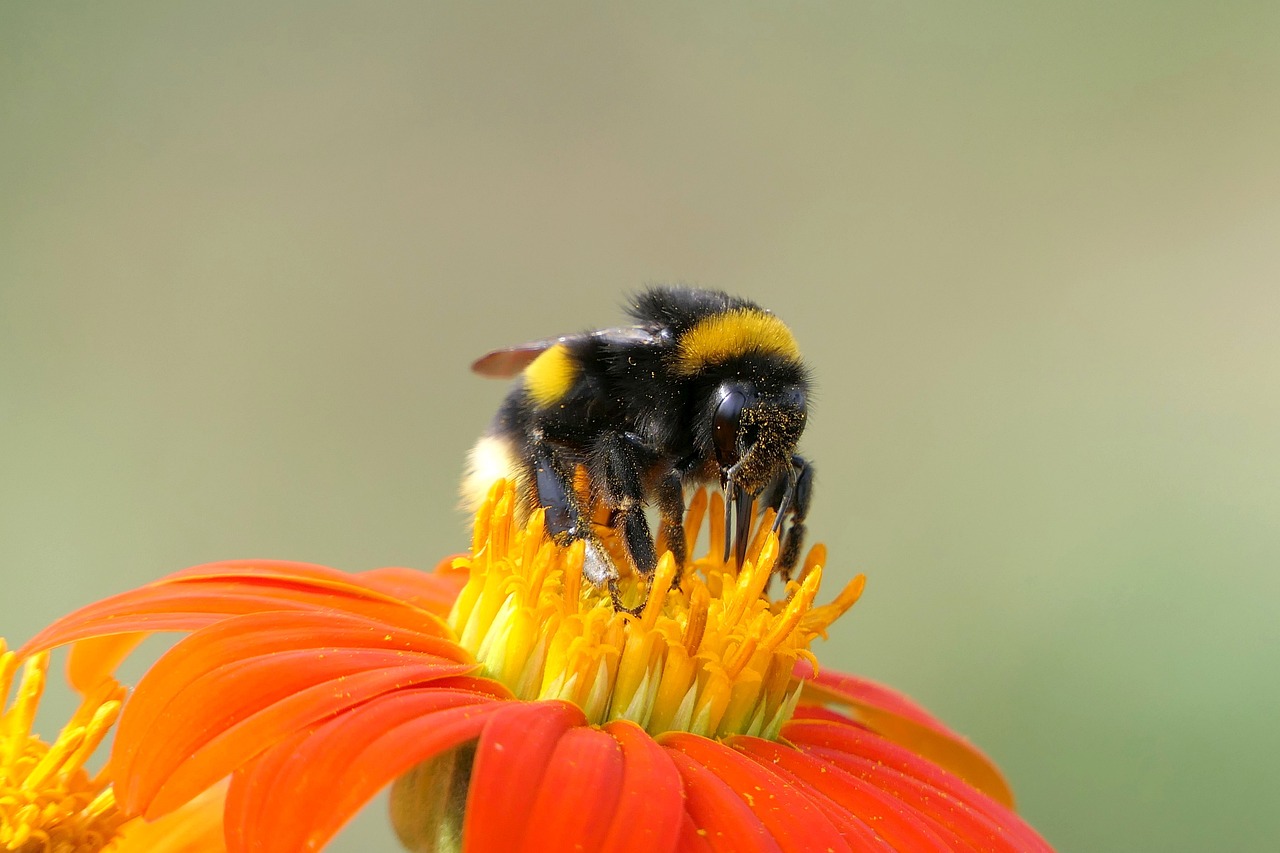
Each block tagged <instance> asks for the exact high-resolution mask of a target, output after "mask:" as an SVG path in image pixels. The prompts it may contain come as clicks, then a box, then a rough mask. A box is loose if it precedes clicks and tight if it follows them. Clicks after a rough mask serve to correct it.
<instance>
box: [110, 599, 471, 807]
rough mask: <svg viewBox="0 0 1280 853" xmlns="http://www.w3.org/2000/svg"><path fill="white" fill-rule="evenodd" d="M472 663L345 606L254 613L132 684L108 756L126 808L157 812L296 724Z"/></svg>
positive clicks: (185, 647)
mask: <svg viewBox="0 0 1280 853" xmlns="http://www.w3.org/2000/svg"><path fill="white" fill-rule="evenodd" d="M473 669H474V664H472V663H471V662H470V661H469V660H468V656H467V655H466V653H465V652H463V651H462V650H461V649H460V648H458V647H457V646H455V645H453V644H452V643H449V642H448V641H446V640H443V639H441V638H438V637H433V636H430V635H424V634H417V633H415V632H412V631H403V630H400V629H397V628H395V627H392V626H387V625H385V624H380V623H378V622H375V621H373V620H369V619H365V618H363V617H360V616H353V615H349V614H342V613H329V614H324V613H296V612H295V613H288V614H281V613H278V612H277V613H256V614H248V615H245V616H238V617H233V618H229V619H226V620H224V621H222V622H220V623H218V624H216V625H212V626H210V627H208V628H205V629H204V630H202V631H198V632H196V633H195V634H193V635H191V636H190V637H188V638H186V639H185V640H183V641H182V642H180V643H178V645H177V646H175V647H174V648H173V649H172V650H171V651H170V652H169V653H168V654H166V655H165V656H164V657H162V658H161V659H160V661H158V662H157V663H156V664H155V666H153V667H152V669H151V671H150V672H148V673H147V675H146V676H144V677H143V679H142V681H141V682H140V683H139V685H138V688H137V690H136V691H135V693H134V696H133V698H132V699H131V700H130V702H129V703H128V704H127V705H126V708H125V713H124V715H123V717H122V719H121V722H120V728H119V731H118V734H117V738H116V745H115V749H114V751H113V754H112V763H113V768H114V772H115V773H117V774H118V778H119V779H120V782H119V786H120V792H121V800H122V805H123V807H124V808H125V810H126V811H127V812H128V813H131V814H132V813H137V812H145V813H146V814H147V815H148V816H150V817H156V816H158V815H160V814H163V813H165V812H166V811H168V810H170V809H172V808H175V807H177V806H179V805H181V804H182V803H183V802H185V801H186V799H189V798H190V797H191V796H193V795H194V794H196V793H198V792H199V791H200V790H202V789H203V788H204V787H207V785H208V784H210V783H211V782H212V781H213V780H216V779H217V778H220V777H221V776H223V775H226V773H228V772H230V771H231V770H233V769H234V768H235V767H237V766H240V765H242V764H243V763H245V762H246V761H248V760H249V759H251V758H252V757H253V756H254V755H255V754H256V753H258V752H260V751H261V750H263V749H265V748H267V747H269V746H271V745H272V744H273V743H275V742H276V741H278V740H279V739H280V738H283V737H286V736H288V735H289V734H291V733H292V732H294V731H296V730H298V729H299V728H301V727H305V726H307V725H310V724H311V723H313V722H314V721H316V720H319V719H323V718H324V717H326V716H331V715H333V714H335V713H338V712H341V711H342V710H345V709H346V708H349V707H351V706H352V705H355V704H359V703H360V702H363V701H366V700H367V699H368V698H370V697H371V696H374V695H377V694H379V693H382V692H388V691H391V690H396V689H401V688H404V687H408V686H413V685H416V684H421V683H424V682H428V681H433V680H438V679H441V678H447V677H450V676H456V675H462V674H465V673H468V672H470V671H472V670H473Z"/></svg>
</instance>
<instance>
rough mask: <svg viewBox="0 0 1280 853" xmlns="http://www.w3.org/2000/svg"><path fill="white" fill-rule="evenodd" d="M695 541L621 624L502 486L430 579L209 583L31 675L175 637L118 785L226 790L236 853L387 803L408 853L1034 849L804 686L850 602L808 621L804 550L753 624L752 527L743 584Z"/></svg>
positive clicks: (976, 783)
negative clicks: (223, 786) (391, 786)
mask: <svg viewBox="0 0 1280 853" xmlns="http://www.w3.org/2000/svg"><path fill="white" fill-rule="evenodd" d="M700 500H705V498H702V499H700ZM704 508H705V504H698V503H695V504H694V505H692V506H691V508H690V513H689V515H690V518H689V524H688V525H687V526H688V535H689V539H690V544H692V542H693V540H694V539H695V538H696V535H697V530H698V527H699V525H700V521H699V520H698V516H699V515H700V514H701V512H702V511H703V509H704ZM710 517H711V525H712V526H711V534H710V537H711V540H712V542H711V548H710V551H711V554H712V556H711V557H708V558H705V559H703V560H698V561H695V562H694V563H693V564H692V566H691V567H686V569H685V572H684V577H683V578H682V579H681V582H680V584H679V587H678V588H677V587H676V586H675V585H674V582H675V575H676V572H675V567H674V566H673V565H672V563H671V561H670V559H669V557H668V558H664V560H663V561H662V563H661V564H660V568H659V570H658V572H657V574H656V576H655V579H654V581H653V587H652V589H651V590H650V591H649V593H648V595H649V598H648V602H647V604H646V606H645V608H644V610H643V612H642V613H641V615H640V616H639V618H632V617H629V616H624V615H623V614H620V613H618V612H615V611H614V609H613V607H612V605H611V603H610V601H609V596H608V594H607V593H605V592H603V591H601V590H598V589H596V588H595V587H593V586H592V585H591V584H589V583H582V580H581V571H582V560H583V552H582V548H581V546H578V547H576V548H570V549H562V548H559V547H557V546H556V545H554V543H552V542H550V541H549V540H548V539H547V538H546V537H545V536H544V534H543V530H542V526H541V517H540V515H538V514H535V515H534V517H533V518H531V519H530V521H529V524H528V525H527V526H520V525H518V524H516V523H515V521H514V519H513V495H512V492H511V490H510V488H508V487H504V486H502V485H499V486H498V487H497V488H495V490H494V491H493V492H492V493H491V496H490V500H489V501H488V502H487V503H486V505H485V506H484V507H483V508H482V509H481V511H480V513H479V514H478V516H477V520H476V526H475V534H474V539H473V545H472V550H471V553H470V554H469V555H467V556H464V557H461V558H458V559H455V560H452V561H446V563H445V564H443V565H442V566H441V567H440V568H438V569H437V571H436V572H435V573H431V574H423V573H418V572H413V571H410V570H408V569H380V570H375V571H372V572H365V573H362V574H359V575H349V574H344V573H342V572H338V571H336V570H333V569H327V568H324V567H321V566H312V565H306V564H298V563H269V562H239V563H221V564H212V565H209V566H202V567H197V568H194V569H189V570H187V571H184V572H179V573H177V574H175V575H171V576H170V577H168V578H165V579H162V580H160V581H157V582H156V583H153V584H149V585H147V586H144V587H141V588H139V589H137V590H133V591H131V592H127V593H124V594H122V595H118V596H115V597H113V598H110V599H106V600H104V601H102V602H99V603H97V604H94V605H90V606H89V607H87V608H84V609H83V610H81V611H79V612H77V613H74V614H72V615H70V616H68V617H67V618H65V619H63V620H61V621H60V622H58V623H56V624H55V625H53V626H51V627H50V628H49V629H47V630H46V631H45V632H42V633H41V634H40V635H39V636H38V637H36V638H35V639H34V640H32V642H31V643H30V644H29V645H28V650H30V651H35V650H39V649H44V648H48V647H50V646H53V645H57V644H60V643H67V642H73V641H76V642H77V646H76V648H75V650H74V651H73V656H72V670H73V676H74V678H75V679H76V680H77V681H78V682H80V683H92V682H93V681H94V680H95V679H96V678H99V677H100V676H101V673H102V672H103V671H105V670H109V669H111V668H112V667H114V665H115V663H116V662H117V661H118V660H119V658H120V657H121V656H122V655H123V654H125V653H127V651H128V650H129V648H131V646H132V644H133V643H135V642H136V640H137V638H138V636H139V634H138V632H148V631H159V630H187V631H192V632H193V633H192V634H191V636H189V637H188V638H186V639H185V640H183V641H181V642H180V643H178V644H177V645H176V646H175V647H174V648H173V649H172V650H171V651H170V652H169V653H167V654H166V655H165V656H163V657H162V658H161V659H160V660H159V661H158V662H157V663H156V664H155V666H153V667H152V669H151V670H150V671H149V672H148V673H147V675H146V676H145V677H144V678H143V679H142V682H141V683H140V684H139V685H138V688H137V690H136V691H135V694H134V696H133V698H132V699H131V700H130V703H129V705H128V706H127V707H126V709H125V713H124V716H123V719H122V721H121V725H120V730H119V733H118V736H117V739H116V743H115V749H114V751H113V754H112V760H111V768H112V776H113V778H114V779H115V780H116V784H117V786H118V788H119V792H120V798H121V807H122V809H123V811H124V812H125V813H126V814H129V815H144V816H146V817H148V818H157V817H160V816H162V815H165V814H168V813H170V812H172V811H174V810H175V809H177V808H179V807H180V806H182V805H183V804H184V803H186V802H188V801H190V800H191V799H192V798H193V797H195V796H196V795H198V794H199V793H200V792H201V791H203V790H205V789H206V788H208V787H209V786H210V785H212V784H214V783H215V782H217V781H218V780H219V779H222V778H224V777H226V776H227V775H228V774H230V775H231V776H232V779H231V785H230V789H229V793H228V795H227V805H226V815H225V823H226V831H227V841H228V848H229V849H231V850H233V851H237V853H238V851H250V850H260V849H270V850H272V851H281V853H292V851H302V850H315V849H318V848H319V847H321V846H322V845H323V844H324V843H325V842H326V841H327V840H328V839H329V838H330V837H331V836H332V835H333V834H334V833H335V832H336V831H337V830H338V829H339V828H340V827H341V826H342V824H344V823H345V822H346V821H347V820H348V819H349V818H350V817H351V815H353V814H354V813H355V811H356V810H357V809H359V808H360V806H361V805H362V804H363V803H365V802H366V801H367V800H368V799H369V798H370V797H371V796H373V794H374V793H375V792H376V791H377V790H378V789H380V788H382V787H383V786H384V785H386V784H388V783H389V782H391V781H392V780H395V779H397V778H400V779H401V781H400V782H399V783H398V784H397V786H396V790H395V794H394V796H393V808H394V809H395V814H396V820H397V828H398V829H399V831H400V832H401V835H402V838H404V839H405V841H406V843H408V844H410V845H411V846H412V848H413V849H415V850H455V849H462V850H466V851H473V853H474V851H483V853H489V851H495V852H496V851H507V850H545V851H554V850H571V849H579V850H608V851H636V853H640V851H677V850H679V851H695V850H733V851H766V850H796V851H808V850H819V851H821V850H854V849H863V848H868V847H876V848H879V849H894V850H912V851H914V850H970V849H974V850H992V851H1036V850H1048V849H1049V848H1048V846H1047V845H1046V844H1045V843H1044V841H1043V840H1042V839H1040V837H1039V836H1038V835H1036V833H1035V832H1034V830H1032V829H1031V828H1030V827H1028V826H1027V825H1026V824H1025V823H1023V822H1022V821H1021V820H1020V819H1019V818H1018V817H1017V816H1016V815H1015V814H1014V813H1013V811H1012V809H1011V805H1012V803H1011V797H1010V795H1009V791H1008V787H1007V786H1006V785H1005V783H1004V780H1003V779H1002V777H1001V776H1000V774H999V772H998V771H997V770H996V769H995V768H994V767H993V766H992V765H991V763H990V762H989V761H988V760H987V759H986V758H985V757H983V756H982V755H981V754H980V753H979V752H977V751H976V750H975V749H974V748H973V747H971V746H970V745H969V744H968V743H966V742H965V741H964V740H963V739H961V738H959V737H958V736H956V735H955V734H954V733H952V732H951V731H950V730H949V729H947V728H946V727H945V726H943V725H942V724H941V723H940V722H938V721H937V720H936V719H934V718H933V717H931V716H930V715H929V714H927V713H926V712H924V711H923V710H922V709H920V708H919V707H918V706H916V705H915V704H914V703H911V702H910V701H909V700H907V699H905V698H904V697H901V696H899V695H898V694H896V693H894V692H892V691H890V690H888V689H887V688H883V687H880V686H878V685H875V684H872V683H870V682H866V681H863V680H861V679H857V678H854V677H852V676H846V675H840V674H838V673H831V672H827V671H824V670H821V669H819V668H818V667H817V666H816V661H815V660H814V659H813V656H812V654H811V653H810V652H809V650H808V645H809V643H810V641H811V640H812V639H813V638H814V637H815V636H818V635H820V634H821V633H822V632H823V631H824V630H825V629H826V627H827V626H828V625H829V624H830V623H831V622H832V621H833V620H834V619H835V618H836V617H837V616H839V615H840V614H841V613H843V612H844V611H845V610H846V609H848V607H849V606H850V605H852V603H853V601H854V600H855V599H856V598H857V595H858V593H859V592H860V590H861V581H860V579H859V580H855V582H854V583H852V584H851V585H850V586H849V587H848V588H847V589H846V590H845V591H844V592H843V593H842V594H841V595H840V596H837V598H836V600H835V601H834V602H832V603H831V604H827V605H820V606H819V605H816V604H815V601H816V596H817V593H818V586H819V583H820V580H821V576H822V565H821V563H822V561H823V552H822V550H821V549H820V548H818V549H815V551H814V552H812V553H811V554H810V557H809V559H808V560H806V562H805V566H804V569H803V570H802V572H801V574H800V577H799V578H798V579H797V580H796V581H795V582H793V583H791V584H788V585H787V586H786V588H785V589H784V590H782V594H781V596H780V597H779V598H778V599H777V600H774V599H772V598H770V597H769V596H768V595H767V594H766V589H767V586H768V582H769V579H770V576H771V568H772V564H773V560H774V555H775V553H776V549H777V543H776V539H775V538H774V537H773V536H772V535H771V534H768V533H767V529H768V524H767V520H766V523H765V524H763V525H762V532H761V534H760V535H758V536H757V537H756V541H755V542H754V544H753V545H752V547H751V549H750V550H749V552H748V559H747V561H746V562H745V563H744V565H743V566H742V568H741V571H739V570H738V567H737V566H736V565H726V564H724V563H723V562H722V561H718V560H716V559H715V555H716V554H718V553H722V547H720V546H721V545H722V542H723V539H720V538H718V537H723V535H724V531H723V525H722V524H720V525H717V520H718V519H719V518H721V517H722V513H717V512H715V511H714V509H713V511H712V512H711V513H710ZM606 544H607V543H606ZM638 582H639V581H638V580H637V579H630V581H629V583H633V584H635V583H638Z"/></svg>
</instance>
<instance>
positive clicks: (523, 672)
mask: <svg viewBox="0 0 1280 853" xmlns="http://www.w3.org/2000/svg"><path fill="white" fill-rule="evenodd" d="M707 509H708V498H707V493H706V491H705V490H702V491H699V492H698V493H697V494H696V495H695V496H694V498H693V500H692V501H691V502H690V505H689V509H688V512H687V513H686V517H685V535H686V538H687V542H688V546H689V547H688V549H687V551H688V552H689V553H692V552H693V546H694V542H695V541H696V540H697V537H698V532H699V529H700V528H701V526H702V520H703V518H704V516H706V515H707V514H708V513H707ZM723 509H724V504H723V502H722V499H721V497H720V495H719V494H714V495H712V496H711V498H710V510H711V511H710V514H709V515H710V534H709V538H710V546H709V549H708V551H709V553H708V554H707V556H705V557H702V558H701V559H695V560H692V561H691V562H690V563H689V565H687V566H685V567H684V571H683V572H681V573H680V581H679V586H678V587H676V586H675V585H674V582H675V580H676V574H677V572H676V565H675V562H674V560H673V558H672V556H671V553H670V552H669V551H668V552H666V553H664V554H663V556H662V558H661V559H660V560H659V561H658V568H657V571H656V572H655V573H654V576H653V578H652V582H651V583H649V584H648V585H647V587H648V588H647V590H646V589H645V586H646V584H645V581H644V579H642V578H639V577H637V576H635V575H634V574H632V573H626V574H624V576H623V577H622V578H621V580H620V584H621V585H622V588H623V594H624V597H625V598H628V599H630V600H641V601H644V602H645V604H644V608H643V610H642V611H641V612H640V615H639V616H638V617H633V616H631V615H629V614H625V613H621V612H618V611H616V610H615V609H614V607H613V605H612V603H611V601H610V597H609V593H608V591H607V590H605V589H602V588H599V587H596V586H595V585H593V584H591V583H590V582H584V581H583V577H582V565H583V559H584V554H585V543H583V542H581V541H579V542H575V543H574V544H573V545H572V546H570V547H568V548H561V547H559V546H557V545H556V544H555V543H554V542H552V541H551V540H550V538H549V537H547V536H546V535H544V528H543V513H542V512H541V511H538V512H535V513H534V514H533V516H532V517H531V518H530V519H529V522H528V524H526V525H524V526H520V525H519V524H518V523H517V522H516V520H515V494H514V492H513V490H512V488H511V486H510V485H508V484H506V483H504V482H501V481H500V482H498V483H497V484H496V485H495V486H494V487H493V489H491V490H490V492H489V496H488V498H487V499H486V501H485V503H484V505H483V506H481V508H480V511H479V512H478V513H477V515H476V524H475V530H474V533H473V535H472V550H471V556H469V557H460V558H458V559H457V560H455V561H454V565H455V566H459V567H466V568H468V569H469V570H470V578H469V580H468V582H467V584H466V586H465V587H464V588H463V590H462V592H461V594H460V595H459V596H458V599H457V601H456V602H455V604H454V607H453V612H452V613H451V614H450V617H449V618H450V624H451V625H452V626H453V628H454V630H455V631H456V632H457V634H458V636H459V638H460V641H461V643H462V645H463V646H464V647H465V648H467V649H468V650H469V651H470V652H471V653H472V654H473V655H475V657H476V659H477V660H478V661H479V662H480V664H481V665H482V666H483V667H484V670H485V674H486V675H488V676H489V677H491V678H494V679H496V680H497V681H500V682H502V683H503V684H505V685H506V686H507V687H508V688H510V689H511V691H512V692H513V693H514V694H515V695H516V697H517V698H519V699H526V700H533V699H564V700H567V701H570V702H573V703H574V704H576V705H578V706H579V707H580V708H582V709H583V711H584V712H585V713H586V715H587V718H588V719H589V720H590V721H591V722H593V723H597V724H600V723H605V722H608V721H610V720H617V719H626V720H632V721H633V722H635V723H637V724H639V725H640V726H642V727H644V728H645V729H646V730H647V731H648V732H649V733H651V734H654V735H657V734H661V733H662V732H666V731H688V732H693V733H695V734H700V735H704V736H707V737H724V736H727V735H730V734H752V735H759V736H762V737H767V738H775V737H777V734H778V731H779V729H780V728H781V727H782V724H783V723H784V722H785V721H786V720H787V718H788V717H789V716H790V715H791V712H792V710H793V709H794V707H795V704H796V702H797V701H798V699H799V692H800V690H799V682H798V681H797V680H796V679H794V678H793V676H792V672H793V670H794V669H795V665H796V662H797V661H798V660H799V659H801V658H804V659H806V660H808V661H809V662H810V663H813V664H816V660H815V659H814V657H813V654H812V653H811V652H810V651H809V643H810V642H811V641H812V640H813V639H814V637H816V636H819V635H824V632H825V631H826V628H827V627H828V626H829V625H830V624H831V623H832V622H834V621H835V620H836V619H837V618H839V617H840V616H841V615H842V614H843V613H844V612H845V611H847V610H848V609H849V608H850V607H852V606H853V604H854V602H855V601H857V599H858V596H859V595H860V594H861V592H862V587H863V583H864V579H863V577H862V576H861V575H859V576H858V577H856V578H854V579H853V580H852V581H851V582H850V583H849V584H848V586H846V587H845V588H844V590H843V591H842V592H841V593H840V595H838V596H837V597H836V599H835V601H833V602H831V603H830V604H825V605H821V606H814V600H815V599H816V597H817V594H818V587H819V585H820V584H821V582H822V563H823V561H824V560H825V558H826V549H825V548H823V546H821V545H817V546H815V547H814V548H812V549H811V550H810V551H809V553H808V555H807V557H806V559H805V560H804V563H803V567H802V569H801V570H800V572H799V573H798V574H797V576H796V579H795V580H792V581H789V582H787V584H786V585H785V589H783V591H782V595H781V596H779V597H778V598H777V599H772V598H770V597H769V595H768V593H767V590H768V587H769V585H770V584H769V580H770V577H771V576H772V574H773V568H774V564H775V562H776V561H777V557H778V540H777V537H776V536H775V535H774V534H773V533H772V532H770V527H771V522H772V512H771V511H770V512H766V513H765V514H764V515H763V516H762V517H761V519H760V520H759V521H758V522H757V526H756V529H755V531H754V533H753V537H752V539H753V541H752V544H751V547H750V548H749V549H748V551H747V558H746V560H745V561H744V563H743V565H742V568H741V571H739V570H738V567H737V566H736V565H735V564H734V563H732V562H728V563H726V562H724V561H723V560H722V559H720V556H719V555H722V554H723V553H724V536H725V530H724V523H723V518H724V511H723ZM597 533H598V534H599V535H600V537H601V539H602V541H603V543H604V544H605V546H606V548H608V549H609V550H610V551H612V552H615V553H616V552H617V549H618V547H619V545H618V542H617V541H616V537H613V535H612V532H611V531H610V530H609V529H608V528H604V527H601V528H599V529H598V530H597ZM615 563H616V564H617V565H625V560H619V559H617V558H615ZM646 595H647V597H646Z"/></svg>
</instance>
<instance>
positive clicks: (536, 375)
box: [524, 344, 578, 406]
mask: <svg viewBox="0 0 1280 853" xmlns="http://www.w3.org/2000/svg"><path fill="white" fill-rule="evenodd" d="M577 378H578V361H577V359H575V358H574V357H573V355H572V353H570V352H569V348H568V347H566V346H565V345H564V344H556V345H555V346H553V347H551V348H550V349H548V350H546V351H545V352H543V353H542V355H540V356H538V357H537V358H535V359H534V360H533V362H532V363H530V365H529V366H528V367H526V368H525V369H524V387H525V388H527V389H528V390H529V396H531V397H533V402H535V403H537V404H538V405H539V406H550V405H551V404H553V403H555V402H556V401H557V400H559V399H560V398H561V397H563V396H564V395H565V394H568V393H569V389H570V388H572V387H573V383H574V380H576V379H577Z"/></svg>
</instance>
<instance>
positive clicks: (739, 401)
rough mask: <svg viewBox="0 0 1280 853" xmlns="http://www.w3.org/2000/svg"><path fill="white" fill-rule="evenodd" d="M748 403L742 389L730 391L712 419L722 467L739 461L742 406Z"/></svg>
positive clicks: (717, 458) (718, 458)
mask: <svg viewBox="0 0 1280 853" xmlns="http://www.w3.org/2000/svg"><path fill="white" fill-rule="evenodd" d="M746 403H747V398H746V395H745V394H743V393H742V392H741V391H730V392H729V393H728V394H725V396H724V397H723V398H722V399H721V400H720V405H719V406H718V407H716V413H715V416H714V418H713V419H712V427H713V429H714V437H715V443H716V461H718V462H719V463H720V467H721V468H728V467H729V466H730V465H732V464H733V463H735V462H737V461H738V423H739V422H740V421H741V420H742V408H743V406H745V405H746Z"/></svg>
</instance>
